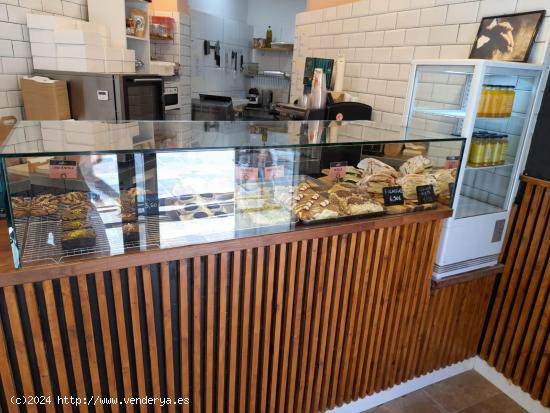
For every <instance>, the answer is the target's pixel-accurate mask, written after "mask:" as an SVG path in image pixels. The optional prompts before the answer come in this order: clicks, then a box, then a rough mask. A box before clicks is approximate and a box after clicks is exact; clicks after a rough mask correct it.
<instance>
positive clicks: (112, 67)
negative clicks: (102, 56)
mask: <svg viewBox="0 0 550 413" xmlns="http://www.w3.org/2000/svg"><path fill="white" fill-rule="evenodd" d="M105 71H106V72H107V73H123V71H124V70H123V62H121V61H120V60H105Z"/></svg>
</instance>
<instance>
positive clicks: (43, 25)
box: [27, 14, 76, 30]
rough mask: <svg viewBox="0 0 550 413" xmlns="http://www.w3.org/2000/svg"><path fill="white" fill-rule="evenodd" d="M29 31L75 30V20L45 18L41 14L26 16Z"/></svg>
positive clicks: (55, 17) (57, 17)
mask: <svg viewBox="0 0 550 413" xmlns="http://www.w3.org/2000/svg"><path fill="white" fill-rule="evenodd" d="M27 26H28V28H29V29H43V30H63V29H74V28H76V20H74V19H69V18H67V17H60V16H46V15H43V14H27Z"/></svg>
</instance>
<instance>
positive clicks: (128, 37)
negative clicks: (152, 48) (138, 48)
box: [126, 34, 149, 42]
mask: <svg viewBox="0 0 550 413" xmlns="http://www.w3.org/2000/svg"><path fill="white" fill-rule="evenodd" d="M126 38H127V39H131V40H138V41H140V42H148V41H149V39H147V38H146V37H137V36H131V35H129V34H127V35H126Z"/></svg>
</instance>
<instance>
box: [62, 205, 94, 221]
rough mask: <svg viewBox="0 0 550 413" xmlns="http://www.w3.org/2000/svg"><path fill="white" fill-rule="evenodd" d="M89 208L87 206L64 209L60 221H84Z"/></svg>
mask: <svg viewBox="0 0 550 413" xmlns="http://www.w3.org/2000/svg"><path fill="white" fill-rule="evenodd" d="M89 212H90V208H89V207H87V206H79V207H76V208H70V209H66V210H64V211H63V212H62V213H61V220H62V221H75V220H78V221H85V220H86V219H87V218H88V213H89Z"/></svg>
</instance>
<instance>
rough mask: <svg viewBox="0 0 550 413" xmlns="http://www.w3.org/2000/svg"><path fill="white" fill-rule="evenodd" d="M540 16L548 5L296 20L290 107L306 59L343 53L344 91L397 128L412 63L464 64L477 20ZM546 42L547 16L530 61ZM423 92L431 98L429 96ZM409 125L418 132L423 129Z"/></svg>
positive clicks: (486, 1) (508, 0) (454, 6)
mask: <svg viewBox="0 0 550 413" xmlns="http://www.w3.org/2000/svg"><path fill="white" fill-rule="evenodd" d="M540 9H546V10H547V14H550V0H476V1H472V0H361V1H358V2H355V3H352V4H351V5H345V6H339V7H333V8H329V9H324V10H317V11H312V12H304V13H300V14H299V15H298V18H297V19H296V25H297V27H296V38H295V48H294V56H293V64H292V67H293V77H292V90H291V100H292V101H293V100H295V99H298V98H299V96H300V95H301V94H302V91H303V85H302V78H303V73H304V65H305V58H306V57H309V56H315V57H325V58H335V57H337V56H338V55H342V54H343V55H345V56H346V59H347V65H346V76H345V80H344V87H345V91H346V92H349V93H351V94H353V95H356V96H357V97H358V98H359V101H360V102H363V103H366V104H369V105H372V106H373V109H374V111H373V117H374V119H376V120H384V121H390V122H392V123H398V124H399V123H401V116H402V114H403V111H404V98H405V94H406V91H407V84H408V81H409V76H410V61H411V60H412V59H439V58H441V59H464V58H468V56H469V53H470V49H471V47H472V43H473V42H474V39H475V36H476V34H477V31H478V28H479V22H480V21H481V19H482V17H485V16H493V15H499V14H505V13H514V12H523V11H530V10H540ZM350 17H351V19H350ZM353 18H358V23H357V24H356V22H355V21H354V20H353ZM549 39H550V16H548V17H545V19H544V21H543V24H542V27H541V31H540V34H539V35H538V37H537V39H536V43H535V45H534V47H533V50H532V52H531V57H530V61H531V62H533V63H543V62H544V60H545V56H547V49H548V43H549ZM549 59H550V58H549ZM427 93H428V95H429V96H430V98H431V95H432V93H433V91H427ZM450 98H452V96H451V97H450ZM444 104H445V103H442V105H444ZM417 121H422V122H424V124H423V125H422V126H423V127H426V122H430V121H426V120H424V119H422V120H417ZM428 126H434V127H437V128H443V129H446V128H448V126H445V125H443V126H442V125H440V124H434V125H428ZM449 127H450V126H449Z"/></svg>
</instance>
